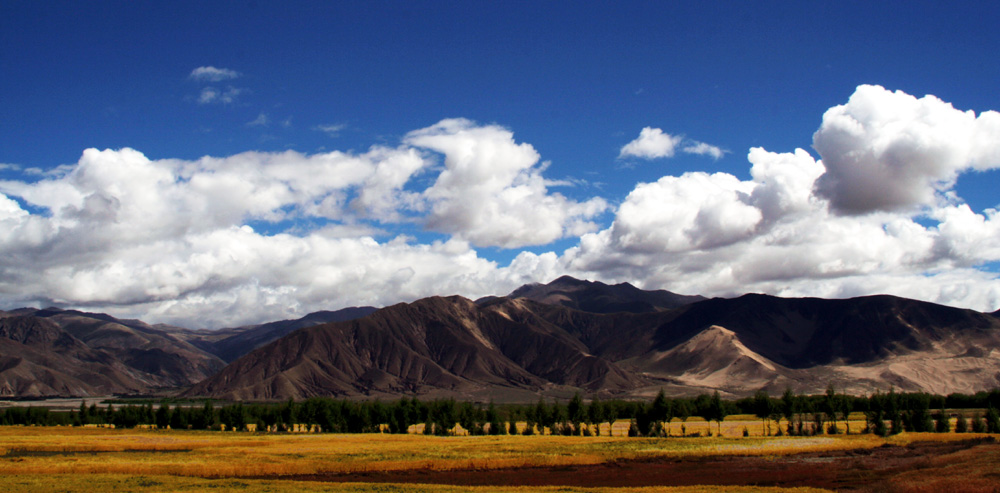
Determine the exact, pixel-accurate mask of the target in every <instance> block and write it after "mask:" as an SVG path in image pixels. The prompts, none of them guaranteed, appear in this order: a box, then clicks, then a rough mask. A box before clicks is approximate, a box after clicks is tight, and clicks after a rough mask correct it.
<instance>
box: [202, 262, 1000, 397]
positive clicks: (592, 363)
mask: <svg viewBox="0 0 1000 493" xmlns="http://www.w3.org/2000/svg"><path fill="white" fill-rule="evenodd" d="M609 289H611V290H612V291H613V293H614V295H613V296H611V295H608V294H607V293H608V290H609ZM633 290H634V291H638V294H636V295H635V297H634V300H633V301H634V302H632V301H629V300H630V298H629V295H628V293H630V292H634V291H633ZM566 293H571V294H572V296H570V294H566ZM662 293H665V292H654V294H650V293H648V292H643V291H640V290H636V289H635V288H633V287H631V286H627V285H618V286H607V285H604V284H601V283H588V282H584V281H576V280H574V279H571V278H561V279H559V280H557V281H555V282H553V283H552V284H551V285H547V286H538V285H534V286H526V287H524V288H521V289H518V290H517V291H515V292H514V293H513V294H512V295H511V296H510V297H504V298H499V297H493V298H484V299H481V300H478V301H477V302H475V303H473V302H471V301H470V300H467V299H464V298H461V297H451V298H437V297H435V298H427V299H423V300H419V301H417V302H414V303H411V304H400V305H395V306H392V307H388V308H385V309H382V310H379V311H377V312H375V313H373V314H371V315H369V316H367V317H364V318H360V319H357V320H353V321H349V322H339V323H330V324H323V325H317V326H314V327H309V328H306V329H303V330H299V331H297V332H294V333H292V334H291V335H289V336H286V337H285V338H282V339H279V340H277V341H275V342H273V343H271V344H269V345H267V346H264V347H261V348H260V349H258V350H256V351H254V352H252V353H250V354H248V355H246V356H244V357H243V358H240V359H238V360H236V361H235V362H234V363H233V364H232V365H230V366H229V367H227V368H226V369H225V370H223V371H222V372H220V373H219V374H218V375H216V376H214V377H213V378H210V379H208V380H206V381H204V382H202V383H200V384H198V385H197V386H195V387H194V388H192V389H191V390H190V391H189V392H188V393H187V395H207V396H214V397H222V398H240V399H285V398H288V397H294V398H302V397H309V396H316V395H338V396H365V395H369V396H383V395H384V396H390V395H399V394H404V393H405V394H411V395H412V394H420V395H431V396H435V395H450V396H455V397H461V398H473V399H475V398H479V399H484V398H492V399H496V400H498V401H500V400H532V399H534V398H537V395H538V394H539V393H540V394H543V395H544V394H549V395H566V393H567V392H572V391H577V390H579V391H583V392H586V393H589V394H596V395H601V396H602V397H605V396H648V395H650V394H652V393H655V392H656V391H657V390H658V389H659V388H661V387H663V388H667V389H670V391H671V392H672V393H676V394H685V393H686V394H695V393H701V392H705V391H711V390H713V389H714V390H720V391H722V392H724V393H728V394H730V395H747V394H750V393H752V392H754V391H755V390H757V389H761V388H766V389H769V390H771V391H775V392H780V391H782V390H784V388H785V387H786V386H788V387H792V388H793V389H795V390H796V391H799V392H822V391H823V390H824V389H825V388H826V387H827V385H829V384H830V383H834V385H836V386H837V388H838V389H844V390H846V391H850V392H855V393H861V392H870V391H872V390H874V389H882V390H885V389H887V388H888V387H889V385H893V386H895V387H896V388H898V389H902V390H907V391H909V390H926V391H931V392H936V393H949V392H956V391H961V392H968V391H976V390H983V389H989V388H993V387H995V386H997V385H1000V320H998V319H997V318H996V317H994V316H992V315H989V314H982V313H978V312H974V311H970V310H962V309H956V308H949V307H944V306H940V305H934V304H931V303H924V302H918V301H913V300H907V299H902V298H895V297H891V296H872V297H864V298H855V299H850V300H823V299H808V298H802V299H784V298H776V297H772V296H764V295H746V296H743V297H740V298H735V299H711V300H700V301H694V302H690V303H682V304H680V305H677V306H675V307H673V308H666V307H664V306H661V305H658V304H654V303H651V302H650V300H651V299H653V300H656V299H661V298H662V297H663V294H662ZM518 294H525V295H528V296H524V297H518V296H516V295H518ZM536 299H538V300H540V301H536ZM595 300H601V301H595ZM609 300H613V301H609ZM657 303H659V302H657ZM566 305H573V306H575V307H578V308H590V309H592V310H593V311H584V310H581V309H573V308H569V307H567V306H566ZM626 306H628V307H632V308H633V310H632V311H627V310H626V311H623V310H622V309H621V308H622V307H626ZM611 307H615V308H611ZM531 396H534V397H531Z"/></svg>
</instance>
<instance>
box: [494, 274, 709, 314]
mask: <svg viewBox="0 0 1000 493" xmlns="http://www.w3.org/2000/svg"><path fill="white" fill-rule="evenodd" d="M507 297H508V298H528V299H530V300H534V301H538V302H540V303H546V304H554V305H562V306H565V307H567V308H574V309H577V310H581V311H585V312H591V313H617V312H629V313H647V312H657V311H664V310H670V309H673V308H677V307H680V306H684V305H689V304H691V303H696V302H698V301H702V300H704V299H705V298H704V297H702V296H684V295H680V294H675V293H671V292H670V291H664V290H657V291H643V290H641V289H639V288H637V287H635V286H633V285H631V284H629V283H622V284H615V285H613V286H609V285H607V284H604V283H602V282H595V281H581V280H579V279H574V278H572V277H569V276H563V277H560V278H559V279H556V280H555V281H552V282H550V283H549V284H527V285H524V286H521V287H520V288H518V289H516V290H514V292H512V293H511V294H510V295H508V296H507Z"/></svg>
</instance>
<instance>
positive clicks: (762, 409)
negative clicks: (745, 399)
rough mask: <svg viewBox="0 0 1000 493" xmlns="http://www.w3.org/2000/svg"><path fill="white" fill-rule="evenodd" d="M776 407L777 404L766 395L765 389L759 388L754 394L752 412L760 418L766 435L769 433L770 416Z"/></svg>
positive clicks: (775, 410)
mask: <svg viewBox="0 0 1000 493" xmlns="http://www.w3.org/2000/svg"><path fill="white" fill-rule="evenodd" d="M777 409H778V406H777V405H775V403H774V401H772V400H771V396H769V395H767V391H765V390H763V389H761V390H758V391H757V393H756V394H754V396H753V412H754V415H756V416H757V417H758V418H760V420H761V423H762V424H763V428H764V433H765V434H766V435H770V434H771V417H772V416H774V414H775V413H776V412H777Z"/></svg>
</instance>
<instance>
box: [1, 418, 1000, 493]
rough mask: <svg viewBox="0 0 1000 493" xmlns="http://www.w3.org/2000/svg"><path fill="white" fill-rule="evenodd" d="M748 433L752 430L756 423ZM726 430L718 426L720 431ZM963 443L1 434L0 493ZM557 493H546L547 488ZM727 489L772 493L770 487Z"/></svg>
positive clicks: (33, 430) (258, 484) (44, 430)
mask: <svg viewBox="0 0 1000 493" xmlns="http://www.w3.org/2000/svg"><path fill="white" fill-rule="evenodd" d="M747 424H748V425H749V423H747ZM757 424H758V426H759V422H758V423H757ZM723 428H724V430H725V429H726V424H724V425H723ZM740 429H742V427H740ZM971 436H973V435H971V434H968V435H955V434H947V435H934V434H904V435H899V436H896V437H892V438H890V439H889V441H888V442H887V441H886V440H884V439H881V438H878V437H874V436H871V435H849V436H843V435H839V436H835V437H830V436H816V437H770V438H767V437H750V438H725V437H724V438H717V437H713V438H683V439H680V438H674V439H646V438H610V437H563V436H529V437H524V436H500V437H489V436H477V437H434V436H423V435H377V434H368V435H337V434H320V435H301V434H300V435H295V434H250V433H233V432H226V433H224V432H207V431H205V432H200V431H155V430H108V429H84V428H70V427H0V489H2V490H3V491H38V490H62V491H87V490H95V489H99V490H105V489H107V490H117V491H149V492H153V491H186V490H201V489H211V490H213V491H230V490H232V491H237V490H238V491H467V490H470V491H483V492H490V491H510V490H511V488H510V487H502V488H489V487H486V488H472V489H469V488H459V487H442V486H440V485H415V484H407V485H405V486H400V485H391V484H353V483H327V482H298V481H290V480H287V479H282V478H283V477H289V476H309V475H331V474H334V475H335V474H347V473H355V474H357V473H375V472H384V471H452V470H479V471H486V470H498V469H510V468H515V469H516V468H539V467H542V468H544V467H569V466H586V465H595V464H605V463H609V462H615V461H634V460H655V459H663V458H671V457H685V458H698V457H716V456H782V455H787V454H799V453H805V452H830V451H846V450H863V449H874V448H876V447H881V446H883V445H884V444H886V443H891V444H896V445H906V444H907V443H908V442H909V441H913V440H916V439H920V440H956V439H959V438H969V437H971ZM998 478H1000V476H998ZM926 479H928V478H922V477H921V476H919V475H915V476H914V477H913V478H911V481H913V482H915V484H916V483H919V482H920V481H924V480H926ZM930 479H933V478H930ZM537 490H538V491H545V490H546V489H545V488H541V489H537ZM556 490H557V489H551V491H556ZM558 491H717V489H715V488H708V489H705V488H702V489H698V488H697V487H694V488H693V489H692V487H687V488H683V489H627V488H618V489H612V490H607V489H588V488H576V489H565V488H561V489H558ZM732 491H770V489H765V488H752V489H733V490H732ZM782 491H789V490H782ZM803 491H805V490H803Z"/></svg>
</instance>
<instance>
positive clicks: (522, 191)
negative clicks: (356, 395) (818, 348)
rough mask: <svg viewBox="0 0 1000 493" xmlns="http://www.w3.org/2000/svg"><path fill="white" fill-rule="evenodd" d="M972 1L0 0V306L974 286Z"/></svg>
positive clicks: (166, 309)
mask: <svg viewBox="0 0 1000 493" xmlns="http://www.w3.org/2000/svg"><path fill="white" fill-rule="evenodd" d="M996 19H1000V6H998V5H993V4H992V3H989V2H920V1H915V2H910V1H908V2H852V1H838V2H791V1H788V2H785V1H764V2H735V1H733V2H683V3H682V2H587V1H584V2H564V1H551V2H468V1H461V2H436V1H435V2H380V1H371V2H294V1H293V2H264V1H254V2H250V1H232V2H186V1H177V2H144V1H143V2H131V1H129V2H114V1H108V2H58V1H53V2H33V1H18V0H13V1H6V2H2V3H0V309H12V308H16V307H21V306H36V307H45V306H58V307H63V308H76V309H84V310H88V311H101V312H106V313H109V314H112V315H114V316H117V317H122V318H139V319H142V320H145V321H147V322H152V323H169V324H175V325H180V326H184V327H190V328H218V327H228V326H236V325H243V324H251V323H261V322H265V321H272V320H280V319H288V318H297V317H301V316H303V315H305V314H307V313H309V312H312V311H317V310H335V309H339V308H343V307H348V306H360V305H372V306H387V305H391V304H394V303H399V302H409V301H413V300H416V299H419V298H421V297H425V296H431V295H452V294H459V295H463V296H467V297H470V298H477V297H480V296H485V295H503V294H507V293H509V292H510V291H512V290H513V289H515V288H517V287H518V286H520V285H522V284H525V283H530V282H549V281H551V280H553V279H555V278H557V277H559V276H562V275H571V276H574V277H578V278H582V279H590V280H595V281H601V282H605V283H619V282H629V283H632V284H634V285H636V286H638V287H641V288H644V289H666V290H670V291H673V292H677V293H682V294H701V295H705V296H738V295H740V294H743V293H748V292H760V293H768V294H773V295H778V296H819V297H827V298H845V297H853V296H862V295H870V294H881V293H887V294H893V295H897V296H905V297H909V298H915V299H921V300H926V301H931V302H935V303H942V304H946V305H950V306H957V307H963V308H971V309H974V310H979V311H990V312H992V311H994V310H997V309H998V308H1000V277H998V276H1000V274H998V272H1000V269H998V265H1000V217H998V216H997V211H996V209H997V207H998V205H1000V194H998V193H997V192H996V190H1000V171H998V169H997V168H1000V113H998V112H997V111H998V110H1000V91H998V90H997V89H998V83H1000V63H997V60H996V53H998V52H1000V30H997V29H996V27H995V25H994V24H995V22H996Z"/></svg>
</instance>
